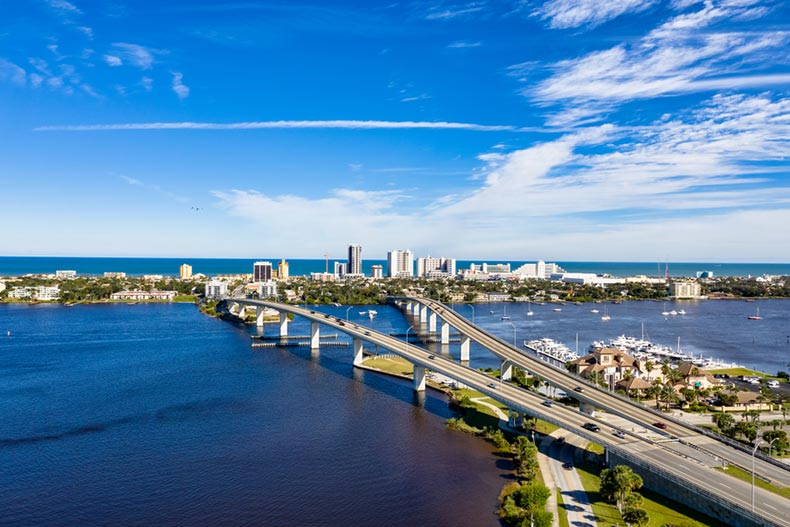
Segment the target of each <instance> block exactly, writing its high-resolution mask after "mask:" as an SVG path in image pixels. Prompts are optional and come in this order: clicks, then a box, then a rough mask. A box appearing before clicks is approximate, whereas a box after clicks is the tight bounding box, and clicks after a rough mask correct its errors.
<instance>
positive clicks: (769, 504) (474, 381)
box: [226, 297, 790, 527]
mask: <svg viewBox="0 0 790 527" xmlns="http://www.w3.org/2000/svg"><path fill="white" fill-rule="evenodd" d="M396 300H399V301H402V302H403V306H404V307H406V308H407V309H410V310H411V313H412V314H414V313H415V312H416V313H417V316H420V317H421V320H425V321H430V320H431V315H435V316H437V317H440V318H441V320H442V327H441V335H442V340H444V335H445V334H446V335H447V336H448V337H449V326H450V325H452V326H453V327H455V329H456V330H458V331H459V332H460V333H461V363H459V362H456V361H454V360H452V359H449V358H446V357H444V356H442V355H438V354H434V353H432V352H430V351H428V350H426V349H424V348H422V347H419V346H415V345H412V344H409V343H407V342H404V341H402V340H400V339H397V338H395V337H392V336H389V335H386V334H383V333H380V332H377V331H375V330H373V329H370V328H367V327H365V326H362V325H360V324H356V323H353V322H348V321H346V320H343V319H342V318H339V317H337V316H333V315H330V314H326V313H323V312H320V311H317V310H310V309H306V308H302V307H299V306H295V305H290V304H281V303H279V302H272V301H267V300H254V299H245V298H229V299H227V300H226V302H227V303H228V304H230V305H233V304H236V305H237V306H240V307H241V306H249V307H254V308H255V309H256V315H257V316H256V320H257V321H258V323H259V324H260V325H262V324H263V311H264V309H265V308H270V309H274V310H276V311H278V312H279V313H280V335H281V336H287V332H288V317H287V315H288V314H292V315H295V316H300V317H303V318H305V319H307V320H309V321H310V322H311V331H310V347H311V349H320V327H321V326H322V325H323V326H328V327H330V328H332V329H333V330H337V331H341V332H343V333H345V334H347V335H348V336H349V337H351V339H352V342H353V345H352V349H353V357H354V365H359V364H361V362H362V359H363V346H364V343H366V342H367V343H369V344H373V345H376V346H378V347H379V348H383V349H385V350H387V351H389V352H390V353H393V354H395V355H398V356H400V357H402V358H404V359H406V360H407V361H409V362H410V363H411V364H412V365H413V368H414V389H415V390H424V389H425V378H426V370H428V369H430V370H432V371H435V372H438V373H440V374H442V375H444V376H446V377H449V378H451V379H453V380H455V381H457V382H459V383H462V384H464V385H467V386H469V387H470V388H473V389H475V390H477V391H479V392H481V393H483V394H485V395H487V396H488V397H491V398H492V399H494V400H496V401H499V402H500V403H502V404H504V405H505V406H507V407H508V408H509V409H510V410H511V411H513V412H517V413H520V414H523V415H527V416H531V417H537V418H540V419H543V420H545V421H547V422H549V423H552V424H554V425H556V426H559V427H561V428H563V429H565V430H568V431H570V432H572V433H574V434H577V435H579V436H581V437H584V438H585V439H587V440H589V441H592V442H595V443H598V444H600V445H602V446H604V447H605V448H606V450H607V458H612V459H617V460H618V462H625V463H628V464H629V465H631V466H633V467H634V468H636V469H640V468H641V469H642V472H645V471H647V472H649V473H650V474H651V475H654V476H658V477H660V478H661V481H662V482H665V483H667V484H670V483H668V482H671V485H672V486H673V488H674V489H675V490H680V489H683V490H684V491H685V492H686V493H688V495H689V496H692V497H693V498H695V499H698V500H700V502H701V503H694V502H693V501H694V500H693V499H692V500H688V499H687V500H685V501H686V502H687V504H690V505H691V506H693V507H695V508H697V509H700V510H706V512H707V513H708V514H710V515H712V516H714V517H716V516H718V517H720V519H722V520H723V521H724V522H725V523H728V524H730V525H733V526H738V527H755V526H758V525H777V526H790V518H788V515H787V514H786V512H787V507H788V500H786V499H785V498H783V497H781V496H778V495H776V494H773V493H771V492H768V491H766V490H763V489H760V488H757V489H756V490H755V501H754V504H755V506H754V509H753V510H752V500H751V499H750V496H751V492H752V489H751V487H750V486H749V485H748V484H747V483H745V482H743V481H740V480H738V479H736V478H733V477H731V476H728V475H726V474H723V473H721V472H719V471H717V470H714V469H712V468H709V467H706V466H704V465H702V464H700V463H698V462H695V461H694V460H693V457H692V456H690V455H689V454H690V453H691V450H690V448H689V447H683V445H679V443H678V442H675V441H676V440H677V436H675V437H674V438H673V437H670V436H667V439H669V441H654V440H652V439H650V438H649V437H645V436H644V435H641V434H636V433H633V432H632V431H631V430H627V429H622V430H619V432H622V436H621V437H618V436H616V435H614V434H613V433H612V432H614V431H618V430H612V427H611V425H610V424H607V423H605V422H603V421H599V420H597V419H596V418H595V417H593V416H591V415H588V414H586V413H583V412H579V411H577V410H576V409H574V408H572V407H568V406H565V405H562V404H552V403H548V402H547V401H549V400H548V399H547V398H545V397H543V396H541V395H539V394H537V393H534V392H530V391H527V390H524V389H522V388H520V387H517V386H515V385H512V384H510V383H508V382H503V381H504V380H505V379H500V380H499V381H498V382H497V381H496V380H494V379H492V377H491V376H489V375H487V374H485V373H482V372H480V371H476V370H474V369H472V368H470V367H469V366H468V363H465V362H466V361H468V359H469V341H470V340H471V339H474V340H475V341H476V342H478V343H480V344H482V345H483V346H485V347H486V348H488V349H490V350H491V351H492V352H493V353H494V354H496V355H497V356H499V357H500V358H502V359H503V360H506V361H509V362H510V363H511V365H514V366H516V367H520V368H524V369H526V370H528V371H530V372H531V373H533V374H534V375H538V376H540V377H542V378H545V379H546V380H547V381H548V382H550V383H552V384H554V385H555V386H558V387H560V388H561V389H563V390H570V391H568V392H567V393H573V395H574V396H577V395H578V396H580V397H579V398H580V399H581V400H582V402H583V403H587V404H588V405H595V406H599V407H601V408H606V409H607V410H608V409H609V407H612V408H613V409H615V408H616V404H615V402H613V401H611V400H608V399H606V398H605V397H602V395H601V394H604V395H606V394H607V392H600V393H599V391H598V390H596V389H595V388H594V387H593V386H592V385H589V386H587V385H585V387H584V392H583V393H581V394H579V393H577V392H573V388H574V387H575V386H577V385H579V380H578V379H577V378H575V377H572V376H570V375H569V374H567V373H565V372H562V371H560V370H559V369H557V368H555V367H552V366H550V365H547V364H545V363H542V362H541V361H539V360H537V359H534V358H530V357H529V356H527V355H522V354H521V353H520V352H519V351H518V350H516V349H515V348H513V346H511V345H509V344H507V343H505V342H504V341H502V340H501V339H499V338H497V337H494V336H492V335H490V334H488V333H486V332H485V331H483V330H481V329H480V328H477V327H476V326H474V325H473V324H470V323H469V322H468V321H466V319H464V318H463V317H461V316H460V315H458V314H457V313H456V312H455V311H453V310H452V309H449V308H447V307H446V306H444V305H442V304H440V303H438V302H434V301H431V300H429V299H422V298H417V297H403V298H399V299H396ZM415 304H419V305H420V307H419V308H418V309H419V310H415V308H414V307H413V306H414V305H415ZM423 308H425V310H427V309H430V310H431V313H427V312H426V311H425V310H423ZM433 320H434V321H436V318H434V319H433ZM429 323H430V322H429ZM434 323H435V322H434ZM431 325H433V324H431ZM433 327H434V330H435V327H436V326H433ZM448 342H449V339H448ZM524 359H529V360H524ZM544 368H545V369H544ZM618 401H619V400H618ZM613 413H616V414H618V415H622V416H623V417H626V418H628V419H630V420H631V421H633V422H635V423H638V424H640V425H641V426H645V427H647V428H653V429H655V427H653V426H652V423H653V422H655V419H656V416H655V415H654V414H652V413H649V412H648V414H649V415H650V417H649V418H646V417H645V415H644V414H639V412H638V411H636V410H633V409H630V410H628V411H623V410H622V409H619V408H617V409H616V411H614V412H613ZM591 422H592V423H596V424H598V426H599V427H600V429H601V431H600V432H593V431H590V430H589V429H586V428H584V425H585V424H586V423H591ZM675 426H678V425H674V426H673V429H672V430H669V431H668V432H670V433H672V432H674V431H675V430H680V429H679V428H677V429H676V428H675ZM610 430H611V432H610ZM685 433H686V434H690V433H691V432H688V431H687V432H685ZM697 448H699V447H697ZM657 490H659V489H657ZM659 492H661V490H659ZM670 495H671V496H672V497H674V498H675V499H677V498H678V497H679V495H678V493H677V492H674V491H673V492H670ZM689 501H691V502H692V503H689Z"/></svg>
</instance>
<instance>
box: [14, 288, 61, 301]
mask: <svg viewBox="0 0 790 527" xmlns="http://www.w3.org/2000/svg"><path fill="white" fill-rule="evenodd" d="M8 298H15V299H17V300H23V299H31V300H41V301H49V300H57V299H59V298H60V287H59V286H46V285H40V286H35V287H34V286H22V287H14V288H12V289H11V290H10V291H9V292H8Z"/></svg>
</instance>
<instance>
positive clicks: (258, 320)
mask: <svg viewBox="0 0 790 527" xmlns="http://www.w3.org/2000/svg"><path fill="white" fill-rule="evenodd" d="M265 309H266V308H264V307H263V306H256V307H255V325H256V326H257V327H259V328H262V327H263V314H264V313H265ZM241 312H242V311H241V310H239V313H240V314H239V316H241Z"/></svg>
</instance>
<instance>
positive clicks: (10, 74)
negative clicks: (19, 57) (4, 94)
mask: <svg viewBox="0 0 790 527" xmlns="http://www.w3.org/2000/svg"><path fill="white" fill-rule="evenodd" d="M26 78H27V73H26V72H25V70H24V69H22V68H21V67H19V66H17V65H16V64H14V63H13V62H11V61H8V60H6V59H4V58H0V80H3V81H8V82H11V83H13V84H16V85H17V86H24V85H25V82H26Z"/></svg>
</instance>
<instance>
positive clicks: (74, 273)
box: [55, 271, 77, 280]
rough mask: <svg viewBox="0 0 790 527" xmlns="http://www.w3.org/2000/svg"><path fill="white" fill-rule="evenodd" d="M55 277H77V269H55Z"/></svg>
mask: <svg viewBox="0 0 790 527" xmlns="http://www.w3.org/2000/svg"><path fill="white" fill-rule="evenodd" d="M55 278H57V279H58V280H73V279H74V278H77V271H55Z"/></svg>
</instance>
